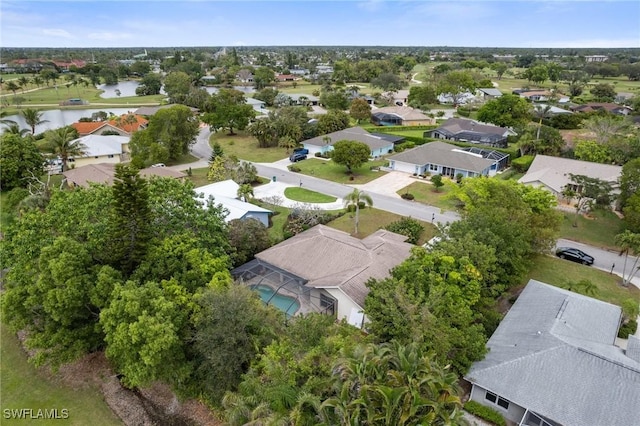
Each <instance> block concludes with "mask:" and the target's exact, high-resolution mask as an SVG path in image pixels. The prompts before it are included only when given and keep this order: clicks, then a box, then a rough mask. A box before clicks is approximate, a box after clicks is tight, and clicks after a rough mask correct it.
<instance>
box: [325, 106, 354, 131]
mask: <svg viewBox="0 0 640 426" xmlns="http://www.w3.org/2000/svg"><path fill="white" fill-rule="evenodd" d="M347 127H349V115H347V113H345V112H344V111H338V110H334V111H329V112H327V113H326V114H323V115H322V116H321V117H320V118H319V119H318V132H319V133H320V134H321V135H323V134H327V133H333V132H338V131H340V130H344V129H346V128H347Z"/></svg>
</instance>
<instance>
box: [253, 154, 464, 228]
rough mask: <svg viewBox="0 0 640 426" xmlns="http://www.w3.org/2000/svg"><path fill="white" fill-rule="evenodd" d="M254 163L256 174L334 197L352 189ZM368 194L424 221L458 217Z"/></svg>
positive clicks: (382, 205) (378, 202)
mask: <svg viewBox="0 0 640 426" xmlns="http://www.w3.org/2000/svg"><path fill="white" fill-rule="evenodd" d="M254 165H255V166H256V168H257V169H258V174H259V175H260V176H264V177H267V178H271V179H273V177H275V178H276V181H278V182H284V183H287V184H290V185H300V182H302V187H303V188H307V189H310V190H312V191H317V192H322V193H324V194H328V195H333V196H334V197H338V198H344V197H345V196H346V195H347V194H349V193H350V192H352V191H353V187H352V186H350V185H344V184H340V183H335V182H330V181H326V180H323V179H318V178H315V177H313V176H306V175H302V174H300V173H293V172H290V171H288V170H283V169H281V168H279V167H273V166H272V165H268V164H264V163H254ZM368 194H369V195H370V196H371V198H372V200H373V205H374V207H375V208H377V209H380V210H385V211H389V212H392V213H396V214H400V215H403V216H411V217H413V218H414V219H420V220H423V221H425V222H431V221H432V220H433V221H434V222H439V223H447V222H453V221H456V220H458V219H459V218H460V217H459V216H458V214H456V213H454V212H441V211H440V209H439V208H437V207H432V206H427V205H424V204H420V203H416V202H412V201H407V200H403V199H401V198H400V199H398V198H394V197H390V196H388V195H382V194H375V193H372V192H368Z"/></svg>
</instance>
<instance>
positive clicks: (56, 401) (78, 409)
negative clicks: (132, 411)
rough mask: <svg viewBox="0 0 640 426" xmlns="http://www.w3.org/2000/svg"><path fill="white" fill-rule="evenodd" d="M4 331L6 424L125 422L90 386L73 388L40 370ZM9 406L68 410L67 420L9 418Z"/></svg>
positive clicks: (0, 373) (0, 370)
mask: <svg viewBox="0 0 640 426" xmlns="http://www.w3.org/2000/svg"><path fill="white" fill-rule="evenodd" d="M0 327H1V329H2V330H1V333H2V347H1V354H2V364H1V365H0V377H1V382H0V390H1V392H0V393H1V394H2V401H1V403H0V407H1V409H2V413H3V420H2V424H3V425H5V424H6V425H12V424H15V425H26V424H38V425H53V424H65V425H79V426H84V425H89V424H90V425H93V426H101V425H121V424H122V422H121V421H120V420H119V419H118V418H117V417H116V416H115V415H114V414H113V412H112V411H111V409H110V408H109V407H108V406H107V404H106V403H105V402H104V400H103V398H102V395H101V394H100V392H99V391H98V390H97V389H96V388H94V387H91V386H90V385H85V386H82V388H81V389H73V388H71V387H70V386H68V385H66V384H64V383H62V382H60V380H58V379H56V378H55V377H51V376H50V375H49V374H47V373H45V372H44V371H41V370H38V369H36V368H35V367H34V366H33V365H31V364H29V363H28V362H27V358H26V355H25V353H24V352H23V351H22V349H21V347H20V345H19V343H18V339H17V338H16V336H15V335H14V334H13V333H11V332H10V330H9V329H8V328H7V327H6V326H4V325H0ZM6 409H9V410H10V409H33V410H34V412H33V413H34V415H35V413H37V410H38V409H43V410H44V409H47V410H51V409H57V410H58V413H61V410H62V409H66V410H68V416H69V417H68V419H66V420H42V419H38V420H31V421H29V420H25V419H21V420H17V419H11V420H9V419H6V418H5V417H4V413H5V411H4V410H6Z"/></svg>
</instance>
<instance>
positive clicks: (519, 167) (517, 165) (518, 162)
mask: <svg viewBox="0 0 640 426" xmlns="http://www.w3.org/2000/svg"><path fill="white" fill-rule="evenodd" d="M533 158H534V156H533V155H523V156H522V157H519V158H516V159H514V160H512V161H511V167H513V168H514V169H515V170H516V171H517V172H518V173H526V172H527V170H529V167H531V163H533Z"/></svg>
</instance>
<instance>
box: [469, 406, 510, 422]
mask: <svg viewBox="0 0 640 426" xmlns="http://www.w3.org/2000/svg"><path fill="white" fill-rule="evenodd" d="M464 409H465V410H467V411H468V412H469V413H471V414H473V415H474V416H478V417H480V418H481V419H484V420H486V421H488V422H490V423H492V424H494V425H496V426H507V421H506V420H505V419H504V417H502V415H501V414H500V413H498V412H497V411H496V410H494V409H493V408H489V407H486V406H484V405H482V404H480V403H478V402H475V401H467V402H466V403H465V404H464Z"/></svg>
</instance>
